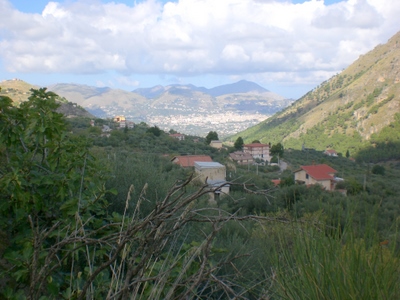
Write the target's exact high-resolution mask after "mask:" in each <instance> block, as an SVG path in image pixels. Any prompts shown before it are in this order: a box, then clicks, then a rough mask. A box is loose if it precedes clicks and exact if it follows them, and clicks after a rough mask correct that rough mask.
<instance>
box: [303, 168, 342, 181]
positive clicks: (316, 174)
mask: <svg viewBox="0 0 400 300" xmlns="http://www.w3.org/2000/svg"><path fill="white" fill-rule="evenodd" d="M300 168H301V169H302V170H304V171H306V173H307V174H308V175H310V176H311V177H313V178H314V179H315V180H326V179H333V176H332V175H330V174H334V173H337V171H336V170H335V169H333V168H331V167H330V166H328V165H326V164H321V165H311V166H301V167H300Z"/></svg>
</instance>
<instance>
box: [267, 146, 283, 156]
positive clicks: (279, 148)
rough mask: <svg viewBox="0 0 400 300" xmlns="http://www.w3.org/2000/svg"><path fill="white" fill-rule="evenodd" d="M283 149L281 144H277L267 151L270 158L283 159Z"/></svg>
mask: <svg viewBox="0 0 400 300" xmlns="http://www.w3.org/2000/svg"><path fill="white" fill-rule="evenodd" d="M283 153H284V149H283V145H282V144H281V143H277V144H275V145H272V147H271V148H270V149H269V154H270V155H271V156H278V155H279V157H283Z"/></svg>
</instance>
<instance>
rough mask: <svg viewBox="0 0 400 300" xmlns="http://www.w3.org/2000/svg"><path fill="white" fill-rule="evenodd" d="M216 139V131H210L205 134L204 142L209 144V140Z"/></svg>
mask: <svg viewBox="0 0 400 300" xmlns="http://www.w3.org/2000/svg"><path fill="white" fill-rule="evenodd" d="M217 140H218V133H217V132H216V131H210V132H209V133H208V134H207V136H206V144H207V145H210V143H211V141H217Z"/></svg>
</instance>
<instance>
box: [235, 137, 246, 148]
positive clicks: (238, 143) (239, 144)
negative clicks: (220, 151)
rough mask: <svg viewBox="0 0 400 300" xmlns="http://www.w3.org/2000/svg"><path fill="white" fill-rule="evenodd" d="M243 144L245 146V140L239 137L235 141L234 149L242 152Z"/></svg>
mask: <svg viewBox="0 0 400 300" xmlns="http://www.w3.org/2000/svg"><path fill="white" fill-rule="evenodd" d="M243 144H244V142H243V139H242V137H241V136H239V137H238V138H237V139H236V141H235V144H234V147H235V149H237V150H242V148H243Z"/></svg>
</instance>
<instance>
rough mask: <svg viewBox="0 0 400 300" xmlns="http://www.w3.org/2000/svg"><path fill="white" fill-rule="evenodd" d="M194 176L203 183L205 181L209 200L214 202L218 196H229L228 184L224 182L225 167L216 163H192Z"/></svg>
mask: <svg viewBox="0 0 400 300" xmlns="http://www.w3.org/2000/svg"><path fill="white" fill-rule="evenodd" d="M194 169H195V172H196V174H198V175H199V179H200V180H201V181H203V182H205V181H206V180H207V182H206V183H207V184H208V188H209V189H210V191H212V192H213V193H211V195H210V196H211V198H212V199H213V200H214V199H215V198H216V197H218V196H219V195H228V194H229V184H228V182H227V181H226V167H225V166H224V165H222V164H220V163H218V162H200V161H196V162H195V163H194Z"/></svg>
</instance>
